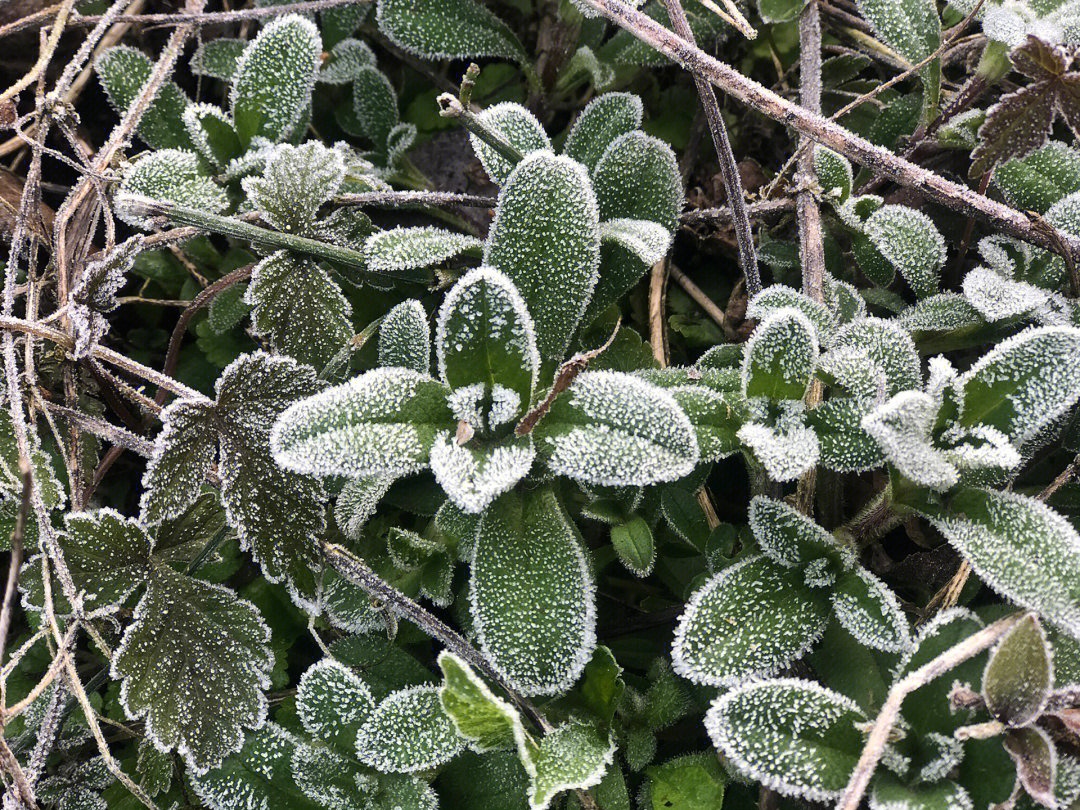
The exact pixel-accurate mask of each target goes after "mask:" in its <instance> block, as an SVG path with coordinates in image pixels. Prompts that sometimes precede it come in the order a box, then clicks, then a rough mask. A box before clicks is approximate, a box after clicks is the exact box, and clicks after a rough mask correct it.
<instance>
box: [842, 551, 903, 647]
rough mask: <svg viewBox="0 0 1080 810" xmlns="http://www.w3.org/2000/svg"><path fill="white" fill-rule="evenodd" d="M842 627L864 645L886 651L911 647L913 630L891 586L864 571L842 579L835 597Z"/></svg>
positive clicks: (859, 569) (857, 571)
mask: <svg viewBox="0 0 1080 810" xmlns="http://www.w3.org/2000/svg"><path fill="white" fill-rule="evenodd" d="M831 598H832V605H833V611H834V612H835V613H836V618H837V619H839V621H840V624H841V625H843V627H844V629H845V630H847V631H848V632H849V633H851V635H852V636H853V637H854V638H855V640H856V641H858V642H859V643H860V644H864V645H865V646H867V647H872V648H873V649H875V650H883V651H884V652H898V651H900V650H903V649H906V648H907V647H910V646H911V628H910V627H909V625H908V620H907V617H906V616H905V615H904V612H903V611H902V610H901V609H900V603H899V601H897V598H896V595H895V594H894V593H893V592H892V590H891V589H890V588H889V586H888V585H886V584H885V583H884V582H882V581H881V580H880V579H878V578H877V577H876V576H874V575H873V574H871V573H870V572H869V571H867V570H865V569H863V568H856V569H855V570H853V571H851V572H850V573H848V574H846V575H845V576H843V577H841V578H840V581H839V582H837V583H836V587H835V589H834V590H833V593H832V594H831Z"/></svg>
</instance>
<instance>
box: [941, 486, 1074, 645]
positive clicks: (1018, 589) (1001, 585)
mask: <svg viewBox="0 0 1080 810" xmlns="http://www.w3.org/2000/svg"><path fill="white" fill-rule="evenodd" d="M930 521H931V522H932V523H933V524H934V525H935V526H936V527H937V528H938V530H939V531H940V532H941V533H942V534H943V535H945V538H946V539H947V540H948V541H949V542H950V543H952V544H953V546H955V547H956V549H957V550H958V551H959V552H960V553H961V554H963V555H964V557H966V558H967V560H968V562H970V563H971V567H972V568H973V569H974V570H975V573H976V574H978V575H979V578H980V579H981V580H983V582H985V583H986V584H987V585H989V586H990V587H991V588H993V589H994V590H995V591H997V592H998V593H1000V594H1002V595H1003V596H1005V597H1006V598H1007V599H1009V600H1010V601H1013V602H1015V603H1017V604H1019V605H1022V606H1024V607H1026V608H1028V609H1030V610H1033V611H1035V612H1037V613H1038V614H1039V615H1040V616H1042V617H1043V618H1045V619H1046V620H1047V621H1050V622H1051V623H1053V624H1056V625H1058V626H1059V627H1060V628H1061V629H1062V630H1064V631H1065V632H1067V633H1068V634H1069V635H1071V636H1073V637H1076V638H1080V585H1078V583H1077V580H1076V577H1075V575H1074V572H1075V571H1076V570H1077V566H1080V537H1078V536H1077V534H1076V530H1075V529H1074V528H1073V527H1072V526H1071V525H1070V524H1069V523H1068V521H1066V520H1065V519H1064V518H1063V517H1061V516H1060V515H1059V514H1057V513H1056V512H1054V511H1053V510H1052V509H1050V507H1048V506H1046V505H1045V504H1043V503H1041V502H1040V501H1037V500H1035V499H1033V498H1028V497H1026V496H1024V495H1017V494H1015V493H1011V492H994V491H992V490H986V489H975V488H966V489H962V490H960V491H959V492H958V493H957V494H956V495H955V496H953V498H952V499H951V500H950V501H949V505H948V511H947V512H945V513H944V514H942V515H941V516H938V517H931V518H930Z"/></svg>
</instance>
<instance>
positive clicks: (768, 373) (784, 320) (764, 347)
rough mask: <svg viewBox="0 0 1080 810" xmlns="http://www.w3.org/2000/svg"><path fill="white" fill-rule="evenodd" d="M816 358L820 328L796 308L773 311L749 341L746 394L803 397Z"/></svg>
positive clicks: (744, 377)
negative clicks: (817, 329) (815, 326)
mask: <svg viewBox="0 0 1080 810" xmlns="http://www.w3.org/2000/svg"><path fill="white" fill-rule="evenodd" d="M817 358H818V337H817V331H816V330H815V329H814V327H813V324H811V323H810V321H809V320H808V319H807V317H806V316H805V315H803V314H802V312H800V311H799V310H797V309H795V308H794V307H783V308H781V309H778V310H775V311H773V312H771V313H770V314H769V315H768V316H767V317H766V318H765V320H763V321H762V322H761V323H760V324H759V325H758V327H757V328H756V329H755V330H754V333H753V334H752V335H751V336H750V340H749V341H747V344H746V358H745V360H744V361H743V366H742V390H743V396H745V397H747V398H750V397H767V398H769V399H795V400H801V399H802V398H803V395H804V394H805V393H806V386H807V385H809V384H810V378H811V377H812V376H813V374H814V367H815V366H816V365H817Z"/></svg>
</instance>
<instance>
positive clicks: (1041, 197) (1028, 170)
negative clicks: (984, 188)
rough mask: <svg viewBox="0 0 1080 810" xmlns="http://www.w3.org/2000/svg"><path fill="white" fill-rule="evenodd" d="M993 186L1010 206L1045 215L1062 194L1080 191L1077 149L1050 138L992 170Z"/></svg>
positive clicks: (1079, 165) (1079, 153)
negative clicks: (1036, 147) (1025, 153)
mask: <svg viewBox="0 0 1080 810" xmlns="http://www.w3.org/2000/svg"><path fill="white" fill-rule="evenodd" d="M993 178H994V185H995V186H997V187H998V189H1000V190H1001V193H1002V196H1004V197H1005V199H1006V200H1007V201H1008V202H1009V204H1010V205H1011V206H1013V208H1016V209H1018V210H1020V211H1035V212H1037V213H1039V214H1045V213H1046V212H1047V211H1048V210H1049V209H1050V206H1052V205H1053V204H1054V203H1056V202H1057V201H1058V200H1060V199H1062V198H1063V197H1065V196H1067V195H1069V194H1072V193H1073V192H1076V191H1080V152H1077V151H1076V149H1074V148H1073V147H1071V146H1068V145H1066V144H1064V143H1062V142H1060V141H1050V143H1048V144H1046V146H1043V147H1041V148H1039V149H1036V150H1035V151H1034V152H1031V153H1030V154H1028V155H1026V156H1025V157H1022V158H1014V159H1013V160H1007V161H1005V162H1004V163H1001V164H1000V165H998V166H997V168H995V169H994V175H993Z"/></svg>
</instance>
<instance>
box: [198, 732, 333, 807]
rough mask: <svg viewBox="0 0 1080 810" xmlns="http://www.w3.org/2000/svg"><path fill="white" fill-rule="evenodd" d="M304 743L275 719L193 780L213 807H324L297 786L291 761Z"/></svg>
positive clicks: (199, 792)
mask: <svg viewBox="0 0 1080 810" xmlns="http://www.w3.org/2000/svg"><path fill="white" fill-rule="evenodd" d="M302 745H303V744H302V743H301V742H300V741H299V740H297V739H296V738H295V737H294V736H293V735H292V734H290V733H289V732H287V731H286V730H285V729H283V728H282V727H281V726H279V725H277V724H276V723H267V724H266V725H264V726H263V727H262V728H260V729H259V730H258V731H256V732H254V733H253V734H250V735H248V738H247V740H245V741H244V747H243V748H242V749H241V750H240V752H239V753H238V754H234V755H233V756H231V757H229V758H228V759H226V760H225V761H224V762H223V763H222V764H221V765H220V766H219V767H217V768H214V769H213V770H211V771H209V772H206V773H202V774H195V775H194V776H192V778H191V784H192V785H193V786H194V787H195V792H196V793H197V794H198V796H199V798H200V799H202V801H203V802H205V803H206V805H207V806H208V807H210V808H211V810H236V808H238V807H267V808H270V807H281V808H286V807H287V808H289V810H325V809H324V808H323V807H322V805H320V804H318V803H317V802H314V801H312V800H311V799H309V798H308V797H307V796H305V795H304V793H303V792H302V791H301V790H300V789H299V788H297V786H296V784H295V782H294V781H293V777H292V768H291V766H290V761H291V759H292V756H293V752H294V751H295V750H296V749H297V748H298V747H300V746H302Z"/></svg>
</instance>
